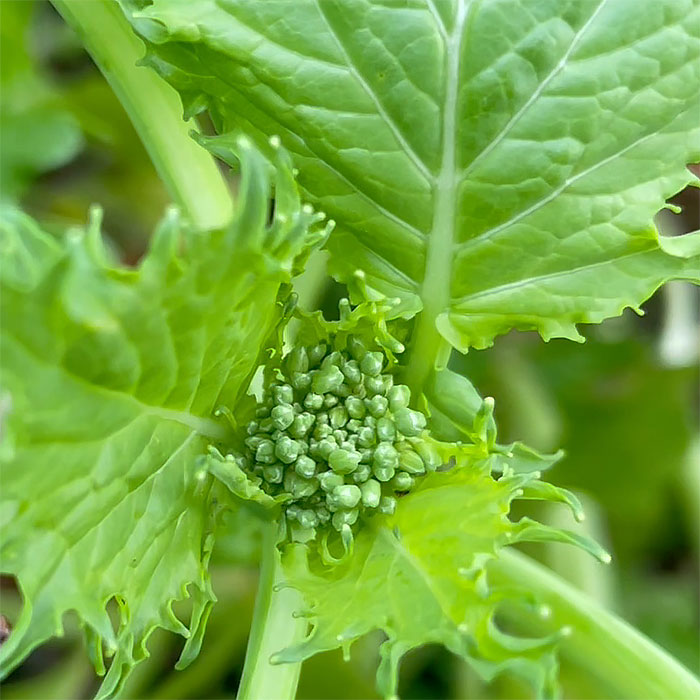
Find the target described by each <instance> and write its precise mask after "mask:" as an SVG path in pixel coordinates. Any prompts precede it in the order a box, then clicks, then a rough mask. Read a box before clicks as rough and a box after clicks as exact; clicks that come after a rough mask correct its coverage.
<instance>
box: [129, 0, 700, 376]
mask: <svg viewBox="0 0 700 700" xmlns="http://www.w3.org/2000/svg"><path fill="white" fill-rule="evenodd" d="M123 1H124V4H125V5H126V6H130V7H131V8H132V9H133V8H134V7H135V6H136V7H138V6H139V5H146V4H147V5H148V6H147V7H142V8H141V9H140V11H139V12H136V13H134V17H135V20H134V21H135V25H136V27H137V28H138V29H139V30H140V31H141V32H142V33H143V34H144V35H145V36H146V37H147V38H148V39H150V41H151V56H150V59H149V60H150V62H151V64H152V65H153V66H154V67H155V68H156V69H157V70H159V71H160V72H161V74H162V75H163V76H164V77H165V78H166V79H168V80H169V81H170V82H171V83H172V84H173V85H174V86H175V87H176V88H178V89H179V90H180V92H181V94H182V95H183V98H184V99H185V101H186V104H187V105H188V108H189V110H190V111H193V112H194V111H197V110H200V109H203V108H206V107H208V108H209V109H210V111H211V113H212V115H213V117H214V121H215V124H216V126H217V129H218V131H219V133H220V136H219V137H214V138H211V139H208V140H207V144H208V146H209V147H210V148H211V149H212V151H214V152H215V153H218V154H219V155H221V156H222V157H226V148H227V144H228V141H229V138H228V136H227V133H228V132H229V131H230V130H232V129H234V128H242V129H243V130H245V131H246V132H247V133H249V134H250V135H251V136H252V137H253V138H254V139H255V140H256V141H257V142H258V143H259V144H260V146H261V147H263V146H264V144H265V142H266V140H267V138H268V137H269V136H270V135H271V134H277V135H279V136H280V138H281V139H282V142H283V143H284V144H285V146H286V147H287V148H288V149H289V150H290V151H291V152H292V153H293V156H294V161H295V164H296V166H297V167H298V168H299V170H300V176H299V177H300V184H301V185H302V187H303V188H304V190H305V192H306V195H307V196H308V197H309V198H310V200H311V201H313V202H314V203H315V204H316V205H317V206H319V207H321V208H323V209H324V210H325V211H326V212H328V213H329V215H331V216H333V217H334V218H335V219H336V220H337V222H338V226H337V230H336V233H335V234H334V236H333V237H332V239H331V241H330V249H331V251H332V254H333V261H332V264H333V269H334V271H335V272H336V273H337V274H338V276H339V277H340V278H341V279H343V280H348V281H352V273H353V272H354V271H355V270H356V269H357V268H361V269H362V270H364V271H365V273H366V275H367V281H368V283H369V285H370V288H373V289H374V290H377V291H379V292H381V293H383V294H386V295H389V296H399V297H401V298H402V299H403V301H404V309H405V310H413V311H416V310H418V309H420V308H422V309H423V310H424V318H423V319H422V321H421V326H420V329H421V330H420V334H419V335H421V336H425V337H426V341H423V342H422V345H420V346H419V345H418V344H417V346H416V347H417V352H418V348H420V350H419V351H420V353H423V354H425V350H426V349H431V350H432V351H434V349H435V347H436V345H438V344H439V342H437V341H439V335H441V336H442V337H443V338H444V339H447V340H449V341H450V343H451V344H452V345H454V346H455V347H458V348H460V349H466V348H468V347H470V346H475V347H484V346H487V345H489V344H490V343H491V342H492V339H493V337H494V336H495V335H497V334H499V333H504V332H506V331H508V330H509V329H511V328H520V329H536V330H538V331H539V332H540V333H541V334H542V336H543V337H544V338H545V339H548V338H551V337H556V336H562V337H567V338H572V339H579V338H580V336H579V335H578V333H577V331H576V328H575V324H576V323H580V322H589V323H591V322H599V321H601V320H603V319H604V318H606V317H609V316H614V315H617V314H619V313H620V312H621V311H622V309H624V308H625V307H627V306H631V307H634V308H637V307H639V305H640V304H641V303H642V302H643V301H644V300H645V299H646V298H647V297H648V296H649V295H650V294H652V293H653V291H654V290H655V289H656V288H657V287H658V286H659V285H660V284H661V283H663V282H664V281H665V280H667V279H669V278H672V277H687V278H691V279H693V280H698V279H699V278H700V262H699V260H698V256H697V251H696V253H695V257H692V256H690V255H689V254H686V255H683V254H679V253H680V252H679V251H678V250H676V249H675V248H674V249H673V250H671V249H670V248H669V247H668V246H664V245H662V244H660V242H659V238H658V235H657V232H656V229H655V227H654V225H653V222H652V219H653V216H654V214H655V213H656V212H657V211H659V209H661V208H662V207H663V206H664V204H665V200H666V199H667V198H668V197H669V196H671V195H672V194H674V193H675V192H677V191H678V190H680V189H681V188H683V187H684V186H685V185H686V184H687V183H688V182H689V181H691V179H692V175H691V174H690V173H689V171H688V170H687V169H686V164H687V163H689V162H691V161H694V160H698V159H700V126H699V123H698V119H697V115H698V112H699V110H700V101H699V100H700V95H699V93H698V90H697V84H698V75H699V74H700V60H699V58H698V57H699V55H700V36H699V35H700V6H699V5H698V3H697V1H696V0H571V1H567V2H562V0H452V1H449V0H444V1H440V0H406V2H386V1H385V0H297V1H296V2H287V1H284V0H281V1H279V2H255V1H254V0H252V1H251V0H154V1H153V2H152V3H142V2H137V1H136V0H123ZM684 247H685V248H688V247H692V246H688V245H686V246H684ZM695 247H697V246H695ZM438 334H439V335H438ZM419 364H420V362H419ZM425 373H426V374H427V370H426V372H425Z"/></svg>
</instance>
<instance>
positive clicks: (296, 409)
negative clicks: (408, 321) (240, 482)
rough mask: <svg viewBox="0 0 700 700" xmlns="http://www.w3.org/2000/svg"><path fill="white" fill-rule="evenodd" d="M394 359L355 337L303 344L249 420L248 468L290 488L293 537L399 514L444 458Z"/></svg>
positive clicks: (284, 490)
mask: <svg viewBox="0 0 700 700" xmlns="http://www.w3.org/2000/svg"><path fill="white" fill-rule="evenodd" d="M385 361H386V357H385V355H384V353H383V352H372V351H370V350H368V349H367V347H366V346H365V345H364V343H363V342H362V341H361V340H360V339H359V338H357V337H354V336H350V337H349V338H348V341H347V345H346V348H345V349H343V350H341V351H338V350H332V349H331V348H329V347H328V346H327V345H326V344H318V345H314V346H311V347H297V348H295V349H294V350H293V351H292V352H291V353H289V354H288V355H287V356H286V357H285V358H284V360H283V362H282V367H281V368H280V370H278V371H277V373H276V378H275V379H274V380H273V381H271V382H270V383H269V384H268V386H267V387H266V388H265V392H264V396H263V400H262V403H261V404H260V405H259V406H258V409H257V412H256V418H255V420H253V421H251V422H250V423H249V424H248V426H247V435H248V437H247V438H246V440H245V444H246V447H247V454H246V459H245V467H246V469H248V470H249V471H251V472H252V473H253V474H255V475H256V476H258V477H260V478H261V479H262V488H263V490H265V491H266V492H267V493H269V494H270V495H273V496H277V495H280V494H286V495H287V496H288V499H289V500H287V501H286V502H285V505H284V506H283V507H284V509H285V515H286V518H287V524H288V526H289V531H290V534H291V538H292V539H293V540H295V541H300V542H306V541H308V540H311V539H313V538H314V537H315V536H316V532H317V528H323V527H324V526H330V527H332V528H335V529H336V530H338V531H339V532H344V531H345V532H349V530H350V528H352V527H353V526H354V525H355V523H356V522H357V521H358V519H359V518H361V517H364V516H367V515H371V514H372V513H384V514H392V513H393V512H394V509H395V508H396V496H397V495H400V494H404V493H406V492H407V491H410V490H411V488H413V486H414V484H415V480H416V478H417V477H419V476H420V475H422V474H425V472H426V471H429V470H434V469H435V468H436V467H437V466H438V464H439V463H440V459H439V456H438V455H437V453H436V452H434V451H433V450H432V448H431V447H430V445H429V444H428V443H427V442H426V441H425V440H424V439H423V438H422V437H421V435H422V433H423V431H424V429H425V427H426V419H425V416H424V415H423V414H422V413H420V412H419V411H414V410H412V409H410V408H409V406H408V404H409V400H410V391H409V389H408V387H407V386H404V385H401V384H394V380H393V376H392V375H391V374H389V373H387V372H385V371H384V370H385Z"/></svg>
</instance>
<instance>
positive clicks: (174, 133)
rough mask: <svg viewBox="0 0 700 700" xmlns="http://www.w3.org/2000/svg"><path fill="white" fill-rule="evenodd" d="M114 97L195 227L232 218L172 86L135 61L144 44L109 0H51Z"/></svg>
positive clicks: (221, 184)
mask: <svg viewBox="0 0 700 700" xmlns="http://www.w3.org/2000/svg"><path fill="white" fill-rule="evenodd" d="M53 5H54V6H55V7H56V9H57V10H58V12H59V13H60V14H61V15H62V17H63V18H64V20H65V21H66V22H67V23H68V24H69V25H70V26H71V27H72V28H73V29H74V30H75V31H76V32H77V34H78V35H79V36H80V39H81V41H82V42H83V45H84V46H85V48H86V49H87V51H88V53H89V54H90V55H91V56H92V58H93V60H94V61H95V63H96V64H97V66H98V68H99V69H100V71H102V73H103V75H104V76H105V78H106V79H107V82H108V83H109V84H110V86H111V88H112V90H113V91H114V93H115V94H116V96H117V97H118V98H119V101H120V102H121V104H122V106H123V107H124V109H125V110H126V112H127V114H128V115H129V118H130V119H131V122H132V123H133V125H134V128H135V129H136V131H137V133H138V135H139V137H140V138H141V141H142V142H143V144H144V146H145V147H146V150H147V151H148V154H149V156H150V158H151V160H152V161H153V164H154V166H155V168H156V170H157V171H158V175H159V176H160V178H161V179H162V180H163V182H164V184H165V186H166V188H167V189H168V191H169V193H170V195H171V196H172V198H173V199H174V201H175V202H176V203H177V204H178V205H179V206H180V207H181V208H182V210H183V212H184V213H185V215H186V216H187V217H188V218H189V219H190V220H191V222H192V223H193V224H194V226H196V227H197V228H198V229H200V230H207V229H211V228H218V227H221V226H223V225H225V224H226V223H227V222H228V221H229V220H230V218H231V215H232V211H233V201H232V198H231V194H230V192H229V190H228V187H227V185H226V182H225V181H224V179H223V177H222V175H221V173H220V171H219V169H218V166H217V165H216V162H215V161H214V159H213V157H212V156H211V155H210V154H209V153H208V152H207V151H206V150H205V149H204V148H202V147H201V146H199V145H198V144H197V143H196V142H195V141H194V140H193V139H192V137H191V136H190V131H192V130H193V129H196V125H195V124H194V123H193V122H191V121H190V122H186V121H184V120H183V118H182V103H181V102H180V98H179V97H178V95H177V93H176V92H175V90H174V89H173V88H172V87H170V85H168V84H167V83H166V82H165V81H164V80H163V79H162V78H160V77H158V76H157V75H156V73H155V72H154V71H152V70H151V69H150V68H146V67H144V66H138V65H136V64H137V62H138V61H139V60H140V59H141V58H142V57H143V55H144V53H145V47H144V45H143V42H142V41H141V40H140V39H139V38H138V37H137V36H136V34H135V33H134V31H133V29H132V28H131V26H130V25H129V23H128V21H127V19H126V17H125V16H124V14H123V13H122V11H121V9H120V7H119V5H118V4H117V3H116V2H115V1H114V0H90V2H85V0H53Z"/></svg>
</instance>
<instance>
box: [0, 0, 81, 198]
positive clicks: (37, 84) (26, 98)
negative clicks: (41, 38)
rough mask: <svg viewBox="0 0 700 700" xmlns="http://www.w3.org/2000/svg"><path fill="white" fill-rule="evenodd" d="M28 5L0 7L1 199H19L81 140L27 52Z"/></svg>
mask: <svg viewBox="0 0 700 700" xmlns="http://www.w3.org/2000/svg"><path fill="white" fill-rule="evenodd" d="M35 8H36V6H35V3H33V2H3V3H2V4H0V92H1V93H2V108H1V109H0V131H1V132H2V139H0V197H2V200H3V201H8V200H9V201H13V200H16V199H18V198H19V197H20V196H21V195H22V194H24V191H25V190H26V187H27V185H28V183H29V182H30V181H31V180H32V179H33V178H34V177H36V176H37V175H40V174H42V173H44V172H46V171H48V170H52V169H54V168H57V167H59V166H61V165H65V164H66V163H67V162H69V161H70V160H71V159H72V158H74V157H75V156H76V154H77V153H78V152H79V151H80V149H81V147H82V145H83V136H82V134H81V130H80V127H79V125H78V122H77V120H76V119H75V117H74V116H73V115H72V114H71V113H70V111H68V109H66V105H65V104H64V103H63V101H62V100H61V98H60V97H59V96H58V95H57V93H56V91H55V89H54V88H53V87H52V85H51V83H50V81H49V80H48V78H47V77H46V75H45V74H44V71H42V69H41V67H40V66H39V61H38V59H37V58H36V56H35V55H34V54H33V52H31V51H28V50H27V48H28V46H29V45H30V43H31V40H32V38H33V37H32V33H31V31H30V30H31V22H32V18H33V16H34V11H35Z"/></svg>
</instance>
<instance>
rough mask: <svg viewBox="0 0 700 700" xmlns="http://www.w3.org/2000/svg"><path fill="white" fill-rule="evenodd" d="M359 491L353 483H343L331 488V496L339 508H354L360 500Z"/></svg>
mask: <svg viewBox="0 0 700 700" xmlns="http://www.w3.org/2000/svg"><path fill="white" fill-rule="evenodd" d="M361 495H362V494H361V492H360V489H359V487H357V486H355V485H354V484H343V485H342V486H336V488H334V489H333V498H334V499H335V500H336V502H337V503H338V505H339V506H340V507H341V508H354V507H355V506H356V505H357V504H358V503H359V502H360V496H361Z"/></svg>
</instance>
